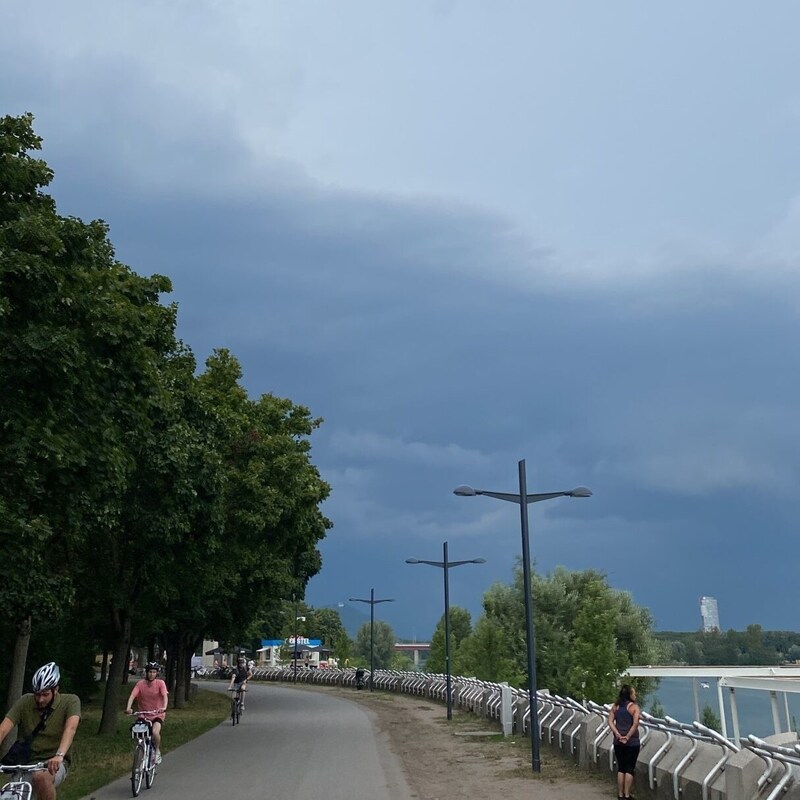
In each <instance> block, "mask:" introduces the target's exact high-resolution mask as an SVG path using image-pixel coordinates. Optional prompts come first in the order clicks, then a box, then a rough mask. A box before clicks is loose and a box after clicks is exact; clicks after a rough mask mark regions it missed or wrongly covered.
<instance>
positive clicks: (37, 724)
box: [0, 661, 81, 800]
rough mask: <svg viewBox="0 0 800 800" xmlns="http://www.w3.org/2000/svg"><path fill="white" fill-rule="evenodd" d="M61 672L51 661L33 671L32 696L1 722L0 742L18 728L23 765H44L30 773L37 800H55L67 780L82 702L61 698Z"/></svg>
mask: <svg viewBox="0 0 800 800" xmlns="http://www.w3.org/2000/svg"><path fill="white" fill-rule="evenodd" d="M60 680H61V671H60V670H59V668H58V666H57V665H56V664H55V662H53V661H51V662H50V663H49V664H45V665H44V666H43V667H40V668H39V669H37V670H36V672H35V673H34V675H33V680H32V681H31V685H32V688H33V694H24V695H22V697H21V698H20V699H19V700H17V702H16V703H14V705H13V706H11V708H10V709H9V710H8V714H6V717H5V719H4V720H3V721H2V722H0V742H2V741H3V739H5V738H6V736H8V734H9V732H10V731H11V730H12V728H13V727H14V726H15V725H19V730H18V732H17V737H18V738H17V741H18V742H23V741H26V740H29V743H30V757H29V758H27V759H26V762H38V761H44V762H46V765H47V769H46V770H42V771H39V772H32V773H30V781H31V785H32V786H33V792H34V794H35V795H36V797H37V798H38V800H56V787H57V786H60V785H61V783H62V782H63V780H64V778H65V777H66V776H67V767H68V765H69V760H70V759H69V748H70V747H71V746H72V740H73V739H74V738H75V732H76V731H77V730H78V723H79V722H80V721H81V701H80V699H79V698H78V695H76V694H61V692H60V691H59V681H60Z"/></svg>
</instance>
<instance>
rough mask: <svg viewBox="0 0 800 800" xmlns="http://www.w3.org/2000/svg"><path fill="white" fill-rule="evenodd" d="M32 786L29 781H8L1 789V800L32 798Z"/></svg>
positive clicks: (26, 799) (29, 799)
mask: <svg viewBox="0 0 800 800" xmlns="http://www.w3.org/2000/svg"><path fill="white" fill-rule="evenodd" d="M32 791H33V789H32V787H31V785H30V784H29V783H26V782H24V781H23V782H20V783H16V782H15V783H7V784H6V785H5V786H4V787H3V788H2V789H0V800H31V797H32V794H31V793H32Z"/></svg>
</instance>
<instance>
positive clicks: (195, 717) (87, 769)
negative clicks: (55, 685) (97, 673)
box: [58, 689, 231, 800]
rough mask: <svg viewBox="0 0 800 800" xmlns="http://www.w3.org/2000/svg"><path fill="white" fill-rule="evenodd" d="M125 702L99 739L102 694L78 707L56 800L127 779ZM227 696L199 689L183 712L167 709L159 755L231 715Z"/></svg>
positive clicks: (75, 799)
mask: <svg viewBox="0 0 800 800" xmlns="http://www.w3.org/2000/svg"><path fill="white" fill-rule="evenodd" d="M123 694H124V698H123V702H122V704H121V706H120V713H119V717H118V718H117V731H116V733H115V734H114V735H112V736H98V735H97V730H98V728H99V727H100V717H101V716H102V711H103V706H102V703H103V701H102V693H101V694H100V696H99V697H98V698H97V699H96V700H93V701H89V702H85V703H84V702H82V703H81V724H80V726H79V727H78V733H77V735H76V736H75V742H74V744H73V746H72V752H71V754H70V755H71V756H72V766H71V767H70V770H69V775H68V776H67V779H66V780H65V781H64V783H63V784H62V785H61V788H60V789H59V791H58V798H59V800H79V798H81V797H84V796H86V795H88V794H90V793H91V792H93V791H94V790H95V789H99V788H100V787H101V786H105V785H106V784H107V783H110V782H111V781H113V780H116V779H117V778H121V777H122V776H124V775H129V774H130V771H131V761H132V758H133V743H132V740H131V730H130V729H131V724H132V721H133V719H132V717H128V716H126V715H125V701H127V698H128V692H127V691H125V692H123ZM230 709H231V706H230V698H229V697H228V695H227V694H223V693H220V692H212V691H209V690H207V689H200V690H199V691H198V692H197V694H196V695H195V697H194V698H193V699H192V701H191V702H190V703H189V704H188V705H186V707H185V708H170V709H168V711H167V719H166V723H165V724H164V731H163V739H162V748H161V752H162V753H169V752H170V750H174V749H175V748H176V747H180V746H181V745H182V744H185V743H186V742H189V741H191V740H192V739H196V738H197V737H198V736H200V735H201V734H203V733H205V732H206V731H208V730H210V729H211V728H213V727H215V726H216V725H219V723H220V722H222V720H224V719H227V718H228V716H229V714H230Z"/></svg>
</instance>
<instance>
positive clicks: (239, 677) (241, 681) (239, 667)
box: [228, 656, 253, 711]
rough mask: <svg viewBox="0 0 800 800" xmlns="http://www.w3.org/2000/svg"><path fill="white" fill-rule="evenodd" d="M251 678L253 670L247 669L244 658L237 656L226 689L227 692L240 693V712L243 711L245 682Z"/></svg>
mask: <svg viewBox="0 0 800 800" xmlns="http://www.w3.org/2000/svg"><path fill="white" fill-rule="evenodd" d="M252 677H253V670H251V669H249V668H248V666H247V662H246V661H245V660H244V656H239V658H238V659H237V660H236V668H235V669H234V670H233V674H232V675H231V685H230V686H229V687H228V690H229V691H230V690H232V689H235V690H236V691H237V692H241V693H242V694H241V697H242V711H244V693H245V692H246V691H247V681H248V680H249V679H250V678H252Z"/></svg>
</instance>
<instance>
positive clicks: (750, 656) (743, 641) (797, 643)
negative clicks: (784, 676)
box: [656, 625, 800, 666]
mask: <svg viewBox="0 0 800 800" xmlns="http://www.w3.org/2000/svg"><path fill="white" fill-rule="evenodd" d="M656 637H657V639H658V640H659V642H660V644H661V645H662V650H663V653H664V661H663V663H665V664H687V665H692V666H694V665H697V666H709V665H714V666H737V665H745V666H775V665H777V664H786V663H794V662H796V661H798V660H800V633H796V632H794V631H765V630H762V628H761V626H760V625H748V626H747V628H746V629H745V630H743V631H735V630H728V631H725V632H723V631H719V630H711V631H692V632H686V633H684V632H678V631H662V632H659V633H657V634H656Z"/></svg>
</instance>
